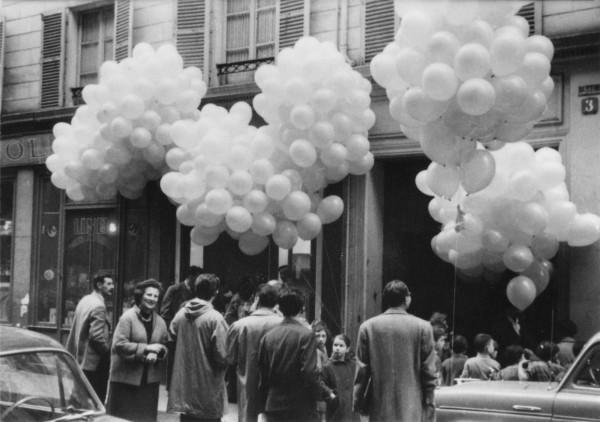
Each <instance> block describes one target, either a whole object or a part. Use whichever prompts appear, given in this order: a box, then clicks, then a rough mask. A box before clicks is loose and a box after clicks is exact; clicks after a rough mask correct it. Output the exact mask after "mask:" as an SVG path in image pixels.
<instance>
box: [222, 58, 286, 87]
mask: <svg viewBox="0 0 600 422" xmlns="http://www.w3.org/2000/svg"><path fill="white" fill-rule="evenodd" d="M274 62H275V58H274V57H263V58H260V59H254V60H242V61H239V62H230V63H218V64H217V77H218V78H219V85H228V84H236V83H245V82H252V80H253V77H254V71H255V70H256V69H258V68H259V66H260V65H262V64H266V63H274Z"/></svg>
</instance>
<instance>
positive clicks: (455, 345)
mask: <svg viewBox="0 0 600 422" xmlns="http://www.w3.org/2000/svg"><path fill="white" fill-rule="evenodd" d="M468 348H469V344H468V343H467V339H466V338H465V336H461V335H460V334H457V335H455V336H454V339H453V340H452V351H453V352H454V353H466V352H467V349H468Z"/></svg>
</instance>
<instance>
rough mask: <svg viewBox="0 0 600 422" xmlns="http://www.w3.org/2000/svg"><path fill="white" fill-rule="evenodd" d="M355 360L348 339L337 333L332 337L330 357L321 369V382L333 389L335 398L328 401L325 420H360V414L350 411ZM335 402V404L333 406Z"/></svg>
mask: <svg viewBox="0 0 600 422" xmlns="http://www.w3.org/2000/svg"><path fill="white" fill-rule="evenodd" d="M356 370H357V362H356V359H354V357H353V356H352V352H351V351H350V339H349V338H348V337H347V336H346V335H344V334H338V335H337V336H335V338H334V339H333V352H332V354H331V358H330V359H329V362H327V365H325V368H324V369H323V382H324V383H325V384H326V385H327V386H328V387H329V388H331V389H332V390H333V394H334V395H335V399H334V400H333V401H332V402H330V403H329V406H328V409H327V421H328V422H329V421H336V422H337V421H340V422H341V421H344V422H346V421H348V422H360V415H359V414H358V413H354V412H353V411H352V389H353V386H354V377H355V375H356ZM335 402H337V406H334V404H335Z"/></svg>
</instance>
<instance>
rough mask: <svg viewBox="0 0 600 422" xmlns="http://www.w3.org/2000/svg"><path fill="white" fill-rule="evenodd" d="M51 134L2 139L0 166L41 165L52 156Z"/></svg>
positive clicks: (0, 144)
mask: <svg viewBox="0 0 600 422" xmlns="http://www.w3.org/2000/svg"><path fill="white" fill-rule="evenodd" d="M52 140H53V136H52V134H51V133H46V134H41V135H30V136H23V137H20V138H9V139H2V140H1V141H0V166H2V167H14V166H26V165H32V164H43V163H44V162H45V161H46V157H48V156H49V155H50V154H52Z"/></svg>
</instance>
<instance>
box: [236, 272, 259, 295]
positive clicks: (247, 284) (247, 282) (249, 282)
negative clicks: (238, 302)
mask: <svg viewBox="0 0 600 422" xmlns="http://www.w3.org/2000/svg"><path fill="white" fill-rule="evenodd" d="M255 290H256V286H255V285H254V280H253V279H252V277H249V276H246V277H244V278H243V279H242V282H241V283H240V285H239V288H238V294H239V295H240V297H241V298H242V300H245V301H249V300H250V299H252V295H254V292H255Z"/></svg>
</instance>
